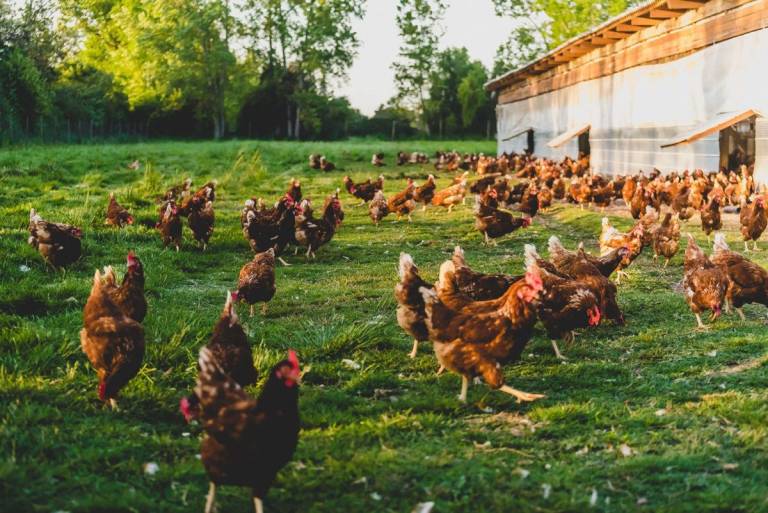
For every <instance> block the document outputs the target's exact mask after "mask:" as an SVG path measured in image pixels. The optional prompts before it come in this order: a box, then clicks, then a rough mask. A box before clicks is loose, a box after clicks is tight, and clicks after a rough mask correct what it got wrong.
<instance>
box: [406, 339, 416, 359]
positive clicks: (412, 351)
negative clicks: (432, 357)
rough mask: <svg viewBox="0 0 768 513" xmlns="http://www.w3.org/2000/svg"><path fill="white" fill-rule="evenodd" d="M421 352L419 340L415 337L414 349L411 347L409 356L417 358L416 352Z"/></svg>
mask: <svg viewBox="0 0 768 513" xmlns="http://www.w3.org/2000/svg"><path fill="white" fill-rule="evenodd" d="M418 352H419V341H418V340H416V339H415V338H414V339H413V349H411V352H410V353H408V356H410V357H411V358H416V353H418Z"/></svg>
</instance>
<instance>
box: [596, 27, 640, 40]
mask: <svg viewBox="0 0 768 513" xmlns="http://www.w3.org/2000/svg"><path fill="white" fill-rule="evenodd" d="M619 26H621V25H619ZM635 29H637V30H640V29H639V28H637V27H632V32H635ZM600 35H601V36H603V37H607V38H608V39H624V38H625V37H627V36H628V35H629V34H622V33H621V32H615V31H613V30H606V31H605V32H601V33H600Z"/></svg>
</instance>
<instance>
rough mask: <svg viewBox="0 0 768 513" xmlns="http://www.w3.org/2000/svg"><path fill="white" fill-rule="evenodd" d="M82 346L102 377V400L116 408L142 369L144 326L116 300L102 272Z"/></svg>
mask: <svg viewBox="0 0 768 513" xmlns="http://www.w3.org/2000/svg"><path fill="white" fill-rule="evenodd" d="M80 346H81V348H82V350H83V352H84V353H85V355H86V356H87V357H88V360H89V361H90V362H91V365H93V367H94V369H96V372H97V374H98V376H99V387H98V394H99V399H101V400H102V401H109V402H110V404H111V405H112V406H113V407H115V406H116V399H117V397H118V394H119V393H120V390H121V389H122V388H123V387H124V386H125V385H126V384H127V383H128V382H129V381H130V380H131V379H132V378H133V377H134V376H136V374H138V372H139V369H140V368H141V363H142V361H143V359H144V328H143V327H142V326H141V324H140V323H138V322H136V321H135V320H133V319H131V318H130V317H128V316H127V315H125V314H124V313H123V311H122V310H121V309H120V308H119V307H118V306H117V305H116V304H115V303H114V301H112V299H111V298H110V296H109V294H108V293H107V291H106V290H105V287H104V284H103V279H102V276H101V274H100V273H99V271H96V273H95V274H94V277H93V286H92V287H91V293H90V295H89V296H88V301H87V302H86V304H85V308H84V309H83V329H82V330H80Z"/></svg>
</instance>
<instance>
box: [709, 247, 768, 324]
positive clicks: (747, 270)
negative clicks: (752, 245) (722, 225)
mask: <svg viewBox="0 0 768 513" xmlns="http://www.w3.org/2000/svg"><path fill="white" fill-rule="evenodd" d="M712 263H714V264H715V265H717V266H719V267H720V268H721V269H722V270H723V272H724V273H725V274H726V276H727V277H728V290H727V291H726V293H725V297H726V309H727V310H728V309H730V307H731V306H733V307H734V308H735V309H736V312H737V313H738V314H739V317H741V320H742V321H743V320H745V317H744V312H743V311H742V310H741V307H742V306H744V305H746V304H749V303H759V304H761V305H764V306H768V272H766V270H765V269H763V268H762V267H760V266H759V265H757V264H756V263H754V262H753V261H751V260H750V259H748V258H746V257H744V256H742V255H740V254H738V253H736V252H735V251H731V248H729V247H728V243H727V242H726V241H725V235H724V234H722V233H716V234H715V243H714V246H713V248H712Z"/></svg>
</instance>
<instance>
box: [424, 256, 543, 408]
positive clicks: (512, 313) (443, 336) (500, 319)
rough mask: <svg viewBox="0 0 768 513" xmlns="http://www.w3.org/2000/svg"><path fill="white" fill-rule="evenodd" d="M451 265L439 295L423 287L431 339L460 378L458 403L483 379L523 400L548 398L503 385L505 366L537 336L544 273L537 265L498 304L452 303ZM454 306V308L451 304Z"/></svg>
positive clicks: (447, 265) (445, 266) (444, 271)
mask: <svg viewBox="0 0 768 513" xmlns="http://www.w3.org/2000/svg"><path fill="white" fill-rule="evenodd" d="M454 268H455V266H454V265H453V262H451V261H450V260H449V261H446V262H443V265H441V266H440V280H439V282H438V285H437V286H436V290H437V291H442V294H438V292H437V291H436V290H433V289H431V288H427V287H422V288H421V289H420V290H421V293H422V297H423V298H424V303H425V311H426V314H427V322H426V325H427V328H428V330H429V338H430V340H431V341H432V342H433V343H434V347H435V354H436V355H437V359H438V361H439V362H440V364H441V365H442V366H444V367H445V368H446V369H448V370H450V371H452V372H455V373H456V374H459V375H461V393H460V394H459V401H461V402H466V400H467V389H468V387H469V380H470V379H471V378H473V377H475V376H481V377H482V378H483V380H484V381H485V382H486V384H487V385H488V386H489V387H491V388H492V389H494V390H500V391H502V392H505V393H507V394H510V395H513V396H514V397H515V398H517V400H518V402H519V401H535V400H536V399H540V398H542V397H544V396H543V395H539V394H530V393H526V392H522V391H520V390H516V389H514V388H512V387H510V386H508V385H505V384H504V374H503V371H502V366H503V365H504V364H506V363H510V362H513V361H516V360H518V359H519V358H520V355H521V354H522V352H523V349H525V346H526V344H527V343H528V341H529V340H530V339H531V336H532V335H533V326H534V324H535V323H536V319H537V314H536V308H537V305H536V302H537V299H538V297H539V294H540V293H541V291H542V282H541V274H540V271H539V268H538V267H537V266H535V265H532V266H528V267H527V268H526V273H525V277H524V278H523V279H521V280H519V281H517V282H515V283H514V284H513V285H512V286H511V287H509V289H508V290H507V291H506V292H505V293H504V295H502V296H501V297H500V298H498V299H492V300H489V301H469V300H466V299H461V298H460V299H459V300H456V301H454V299H453V298H451V297H446V296H445V295H443V294H450V293H452V289H453V287H452V285H451V284H452V283H453V272H454ZM454 302H455V306H454V307H451V306H450V305H451V304H452V303H454Z"/></svg>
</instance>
